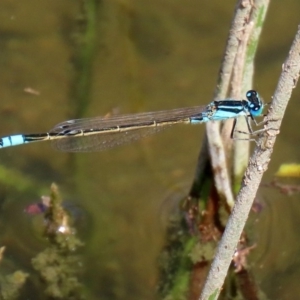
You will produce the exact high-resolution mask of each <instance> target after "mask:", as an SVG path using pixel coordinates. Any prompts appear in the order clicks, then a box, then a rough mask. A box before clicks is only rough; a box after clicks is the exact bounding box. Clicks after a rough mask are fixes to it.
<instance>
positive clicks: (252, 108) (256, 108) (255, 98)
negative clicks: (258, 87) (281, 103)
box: [246, 90, 264, 117]
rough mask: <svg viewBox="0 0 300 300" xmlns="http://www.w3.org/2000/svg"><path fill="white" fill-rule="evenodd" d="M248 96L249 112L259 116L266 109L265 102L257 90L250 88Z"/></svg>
mask: <svg viewBox="0 0 300 300" xmlns="http://www.w3.org/2000/svg"><path fill="white" fill-rule="evenodd" d="M246 97H247V99H248V101H249V104H248V105H249V112H250V113H251V115H252V116H254V117H257V116H260V115H261V114H262V111H263V109H264V104H263V102H262V100H261V99H260V96H259V94H258V92H257V91H255V90H250V91H248V92H247V93H246Z"/></svg>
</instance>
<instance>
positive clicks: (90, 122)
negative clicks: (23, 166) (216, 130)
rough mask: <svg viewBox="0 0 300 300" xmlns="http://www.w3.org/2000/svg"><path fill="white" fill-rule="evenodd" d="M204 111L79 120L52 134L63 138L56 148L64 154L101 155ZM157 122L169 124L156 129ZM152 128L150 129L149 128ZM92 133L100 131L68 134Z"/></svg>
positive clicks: (55, 128)
mask: <svg viewBox="0 0 300 300" xmlns="http://www.w3.org/2000/svg"><path fill="white" fill-rule="evenodd" d="M204 110H205V106H198V107H188V108H179V109H173V110H168V111H158V112H148V113H141V114H131V115H120V116H113V117H109V118H101V117H96V118H87V119H75V120H69V121H66V122H63V123H60V124H58V125H56V126H55V127H54V128H53V129H52V130H51V131H50V133H51V134H57V136H60V138H57V139H53V141H52V143H53V146H54V147H55V148H56V149H58V150H60V151H66V152H89V151H100V150H104V149H108V148H112V147H116V146H119V145H122V144H124V143H128V142H131V141H134V140H137V139H140V138H142V137H145V136H148V135H150V134H153V133H156V132H158V131H160V130H162V129H163V128H166V127H169V126H170V123H173V122H174V123H180V121H181V120H184V119H187V118H192V117H193V116H199V115H201V112H203V111H204ZM153 122H155V123H156V124H162V123H164V122H166V123H165V126H153ZM168 122H169V123H168ZM148 125H149V127H147V126H148ZM151 125H152V126H151ZM168 125H169V126H168ZM139 126H141V127H139ZM117 127H122V131H115V132H113V130H112V129H116V128H117ZM126 128H128V130H126ZM91 129H93V130H94V131H98V133H95V134H88V135H84V136H80V135H74V136H72V135H68V132H72V131H84V130H91Z"/></svg>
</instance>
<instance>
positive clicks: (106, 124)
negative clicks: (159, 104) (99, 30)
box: [0, 90, 264, 152]
mask: <svg viewBox="0 0 300 300" xmlns="http://www.w3.org/2000/svg"><path fill="white" fill-rule="evenodd" d="M246 97H247V100H231V99H226V100H219V101H213V102H212V103H210V104H208V105H207V106H206V107H205V106H198V107H187V108H178V109H173V110H166V111H157V112H148V113H139V114H132V115H120V116H113V117H109V118H101V117H96V118H87V119H76V120H69V121H65V122H63V123H60V124H58V125H56V126H55V127H54V128H53V129H52V130H50V131H49V132H45V133H34V134H16V135H9V136H6V137H2V138H0V148H5V147H11V146H17V145H22V144H29V143H32V142H40V141H48V140H51V141H52V142H53V144H54V147H55V148H56V149H58V150H61V151H66V152H87V151H99V150H103V149H107V148H111V147H115V146H117V145H121V144H123V143H125V142H128V141H131V140H136V139H138V138H141V137H143V136H146V135H148V134H150V133H153V132H156V131H159V129H161V128H162V127H163V126H170V125H174V124H179V123H191V124H198V123H204V122H208V121H221V120H227V119H231V118H233V119H234V123H233V127H232V131H231V137H232V138H233V134H234V130H235V125H236V119H237V117H239V116H245V118H246V121H247V125H248V130H249V133H252V129H251V125H250V123H249V118H250V119H251V120H254V117H257V116H260V115H261V114H262V111H263V107H264V105H263V102H262V100H261V99H260V97H259V95H258V93H257V92H256V91H254V90H250V91H248V92H247V93H246Z"/></svg>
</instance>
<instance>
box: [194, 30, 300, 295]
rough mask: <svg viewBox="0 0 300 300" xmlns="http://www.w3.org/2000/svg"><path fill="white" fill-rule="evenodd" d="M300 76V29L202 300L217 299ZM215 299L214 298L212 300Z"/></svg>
mask: <svg viewBox="0 0 300 300" xmlns="http://www.w3.org/2000/svg"><path fill="white" fill-rule="evenodd" d="M299 74H300V26H299V27H298V31H297V34H296V36H295V39H294V42H293V44H292V47H291V50H290V52H289V55H288V57H287V59H286V61H285V63H284V64H283V67H282V73H281V76H280V79H279V82H278V84H277V88H276V91H275V94H274V98H273V101H272V105H271V107H270V109H269V112H268V116H267V117H266V118H265V120H266V124H265V126H264V129H265V131H264V132H263V134H262V135H261V137H260V138H259V140H258V145H257V147H256V148H255V150H254V154H253V155H252V157H251V158H250V162H249V165H248V168H247V170H246V172H245V175H244V178H243V182H242V188H241V190H240V192H239V194H238V196H237V200H236V202H235V205H234V208H233V211H232V214H231V216H230V218H229V220H228V223H227V226H226V229H225V232H224V234H223V237H222V240H221V241H220V244H219V247H218V250H217V253H216V256H215V259H214V261H213V263H212V266H211V270H210V272H209V274H208V277H207V280H206V283H205V286H204V288H203V291H202V294H201V296H200V298H199V299H200V300H203V299H217V297H218V295H219V294H220V291H221V288H222V285H223V282H224V280H225V277H226V274H227V271H228V268H229V265H230V263H231V260H232V257H233V255H234V251H235V249H236V245H237V244H238V241H239V238H240V235H241V233H242V230H243V228H244V225H245V223H246V220H247V217H248V214H249V211H250V209H251V206H252V203H253V201H254V198H255V195H256V193H257V190H258V187H259V184H260V182H261V179H262V176H263V173H264V172H265V171H266V170H267V168H268V164H269V161H270V157H271V154H272V152H273V147H274V143H275V140H276V135H277V134H278V133H279V128H280V125H281V122H282V118H283V115H284V112H285V109H286V106H287V104H288V101H289V99H290V96H291V94H292V90H293V89H294V88H295V86H296V84H297V81H298V78H299ZM210 297H211V298H210Z"/></svg>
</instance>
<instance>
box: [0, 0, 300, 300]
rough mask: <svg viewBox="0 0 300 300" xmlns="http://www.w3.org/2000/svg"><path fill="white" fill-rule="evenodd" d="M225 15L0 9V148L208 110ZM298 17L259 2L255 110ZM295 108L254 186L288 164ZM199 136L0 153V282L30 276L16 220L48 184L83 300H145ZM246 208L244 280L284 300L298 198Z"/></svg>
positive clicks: (92, 4)
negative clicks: (76, 127) (73, 223)
mask: <svg viewBox="0 0 300 300" xmlns="http://www.w3.org/2000/svg"><path fill="white" fill-rule="evenodd" d="M235 3H236V1H233V0H229V1H216V0H211V1H196V0H188V1H186V0H185V1H183V0H178V1H174V0H165V1H156V0H151V1H148V0H119V1H118V0H115V1H107V0H102V1H100V0H99V1H96V0H94V1H91V0H86V2H84V1H83V0H82V1H80V0H78V1H61V0H52V1H37V0H27V1H17V2H16V1H12V0H2V1H1V3H0V20H1V21H0V70H1V71H0V99H1V100H0V118H1V126H0V134H1V136H2V135H8V134H15V133H39V132H46V131H49V130H50V129H51V128H52V127H53V126H54V125H56V124H57V123H59V122H61V121H64V120H67V119H74V118H83V117H95V116H105V115H107V114H112V113H117V114H126V113H138V112H145V111H155V110H164V109H172V108H179V107H185V106H195V105H205V104H207V103H209V102H210V101H211V100H212V95H213V92H214V89H215V84H216V80H217V76H218V71H219V68H220V63H221V59H222V55H223V51H224V47H225V43H226V39H227V36H228V30H229V28H230V24H231V20H232V17H233V13H234V7H235ZM299 11H300V2H299V1H297V0H287V1H278V0H274V1H271V4H270V8H269V11H268V13H267V18H266V23H265V25H264V28H263V33H262V36H261V40H260V43H259V47H258V52H257V58H256V65H255V77H254V86H253V87H249V89H250V88H254V89H256V90H258V91H259V93H260V95H261V96H262V97H263V99H264V100H265V102H270V101H271V97H272V95H273V93H274V89H275V87H276V84H277V81H278V77H279V75H280V72H281V66H282V64H283V62H284V60H285V58H286V56H287V54H288V51H289V48H290V46H291V42H292V40H293V38H294V35H295V33H296V30H297V26H298V24H299V23H300V15H299ZM299 96H300V92H299V88H296V89H295V90H294V93H293V95H292V99H291V102H290V106H289V107H288V109H287V111H286V115H285V118H284V121H283V126H282V129H281V133H280V135H279V136H278V139H277V142H276V147H275V150H274V154H273V157H272V161H271V164H270V167H269V170H268V172H267V174H266V175H265V177H264V179H263V180H264V182H269V181H270V180H271V179H272V178H273V176H274V173H275V171H276V170H277V169H278V167H279V166H280V165H281V164H282V163H285V162H293V163H297V162H298V163H299V161H300V151H299V146H300V132H299V130H298V129H297V128H298V126H299V125H297V122H298V120H299V118H300V109H299V100H298V98H299ZM294 126H296V128H295V129H294ZM204 130H205V127H204V125H199V126H187V125H185V126H179V125H177V126H174V127H172V128H170V129H166V130H164V131H162V132H161V133H159V134H157V135H155V136H149V137H147V138H145V139H143V140H141V141H138V142H134V143H131V144H128V145H124V146H122V147H118V148H114V149H110V150H107V151H103V152H97V153H76V154H70V153H63V152H57V151H56V150H54V149H53V148H51V144H50V143H48V142H43V143H33V144H31V145H25V146H20V147H12V148H7V149H2V150H0V165H1V168H0V178H1V181H0V204H1V206H0V207H1V209H0V246H6V252H5V257H6V259H7V260H8V262H6V264H3V263H2V264H1V265H0V269H2V271H0V272H4V273H5V272H7V270H6V269H5V268H7V269H9V270H15V269H22V270H25V271H26V272H29V273H31V272H32V267H31V259H32V257H33V256H35V255H36V254H37V253H38V252H39V251H41V249H43V248H44V247H45V246H46V245H47V242H46V241H45V240H43V238H41V236H40V231H41V227H42V226H43V221H42V220H41V219H38V217H37V216H36V215H33V214H31V213H30V212H27V213H26V208H27V207H28V205H30V204H32V203H35V202H38V201H39V199H40V197H41V196H42V195H48V194H49V187H50V184H51V183H52V182H55V183H57V184H58V186H59V188H60V191H61V194H62V196H63V198H64V200H65V201H66V203H71V204H72V205H71V210H73V213H74V215H76V216H77V218H78V222H77V225H78V227H77V230H78V233H79V236H80V237H81V239H82V241H83V242H84V243H85V246H84V247H83V249H81V254H82V271H81V282H82V283H83V285H84V289H85V293H86V295H87V299H158V296H157V295H156V284H157V278H158V270H157V258H158V255H159V253H160V250H161V248H162V246H163V241H164V234H165V223H166V215H168V212H169V211H172V209H173V207H175V206H176V205H177V203H178V201H179V200H180V199H181V198H182V197H184V196H185V195H186V194H187V193H188V191H189V188H190V185H191V182H192V179H193V176H194V173H195V166H196V162H197V158H198V153H199V149H200V147H201V143H202V139H203V135H204ZM294 183H295V184H297V183H298V182H297V179H295V180H294ZM257 198H258V199H257V201H260V203H261V207H262V209H261V211H260V212H259V214H257V215H255V217H254V218H253V219H252V221H251V224H250V225H251V226H252V229H253V236H254V242H253V243H256V244H257V247H256V249H255V251H254V252H255V253H253V262H252V268H253V272H254V273H255V276H256V279H257V281H258V282H260V283H261V287H262V289H263V291H264V292H265V294H266V295H267V296H268V297H269V298H270V299H298V298H297V297H296V296H294V297H293V295H299V293H300V291H299V284H298V279H299V275H300V268H299V257H300V255H299V253H300V243H299V238H298V232H299V230H298V228H299V225H300V223H299V220H300V218H299V217H300V203H299V200H300V199H299V195H297V194H295V195H293V196H287V195H283V194H280V193H279V192H278V191H277V190H275V189H267V188H265V187H263V188H261V191H260V192H259V194H258V197H257ZM76 216H75V218H76ZM5 266H6V267H5ZM25 289H26V291H24V293H25V294H26V295H27V297H29V296H28V295H30V298H28V299H42V298H41V297H42V296H41V294H37V289H38V287H37V285H34V284H28V285H26V286H25ZM40 289H41V290H42V289H43V288H42V287H40ZM279 295H280V297H279ZM23 299H25V298H23Z"/></svg>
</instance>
